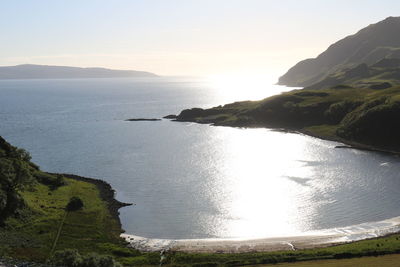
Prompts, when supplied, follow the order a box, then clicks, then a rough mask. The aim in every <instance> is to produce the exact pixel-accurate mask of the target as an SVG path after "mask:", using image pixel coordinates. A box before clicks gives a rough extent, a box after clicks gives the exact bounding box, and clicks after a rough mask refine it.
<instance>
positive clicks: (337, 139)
mask: <svg viewBox="0 0 400 267" xmlns="http://www.w3.org/2000/svg"><path fill="white" fill-rule="evenodd" d="M168 116H172V115H168ZM168 116H165V117H164V118H165V119H169V120H170V121H172V122H180V123H182V122H191V123H197V124H208V125H209V126H215V127H231V128H239V129H240V128H242V129H268V130H272V131H279V132H284V133H294V134H302V135H307V136H311V137H314V138H318V139H322V140H326V141H333V142H338V143H342V144H344V145H345V146H337V148H350V149H359V150H364V151H371V152H379V153H385V154H390V155H393V156H400V151H396V150H388V149H384V148H380V147H376V146H373V145H367V144H362V143H358V142H354V141H350V140H346V139H343V138H341V137H338V136H325V135H320V134H315V133H313V132H311V131H309V130H304V129H295V128H293V129H291V128H284V127H272V126H268V125H260V124H253V125H243V126H237V125H228V124H218V123H216V122H198V121H190V120H178V119H176V118H167V117H168ZM174 116H175V115H174Z"/></svg>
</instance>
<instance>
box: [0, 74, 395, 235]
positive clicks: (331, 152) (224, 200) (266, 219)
mask: <svg viewBox="0 0 400 267" xmlns="http://www.w3.org/2000/svg"><path fill="white" fill-rule="evenodd" d="M270 84H271V83H270V82H269V81H266V80H261V81H260V80H253V79H252V80H247V81H246V80H235V79H225V80H223V79H222V80H218V79H217V80H213V81H210V80H202V79H197V78H153V79H86V80H22V81H0V121H1V124H0V134H1V135H2V136H4V137H5V138H6V139H7V140H9V141H10V142H11V143H13V144H15V145H17V146H21V147H24V148H26V149H28V150H29V151H30V152H31V154H32V156H33V160H34V161H35V162H36V163H38V164H39V165H40V166H41V167H42V169H44V170H47V171H51V172H64V173H74V174H78V175H82V176H88V177H95V178H101V179H104V180H106V181H108V182H109V183H110V184H111V185H112V186H113V187H114V188H115V189H116V191H117V198H118V199H119V200H122V201H125V202H133V203H135V204H136V205H134V206H130V207H126V208H123V209H121V219H122V224H123V228H124V229H125V230H126V231H127V232H128V233H132V234H136V235H140V236H146V237H153V238H207V237H218V238H219V237H221V238H226V237H269V236H282V235H292V234H298V233H301V232H304V231H309V230H316V229H325V228H332V227H342V226H348V225H354V224H358V223H363V222H370V221H377V220H382V219H387V218H391V217H394V216H399V215H400V205H399V204H400V203H399V200H400V194H399V193H398V192H399V189H400V177H399V173H400V162H399V159H398V158H395V157H392V156H388V155H383V154H378V153H371V152H364V151H358V150H351V149H336V148H335V146H336V145H337V143H334V142H329V141H323V140H319V139H315V138H312V137H308V136H303V135H299V134H290V133H282V132H277V131H272V130H268V129H237V128H229V127H211V126H208V125H199V124H193V123H176V122H171V121H168V120H163V121H159V122H158V121H157V122H126V121H124V119H127V118H132V117H146V118H153V117H156V118H160V117H162V116H164V115H167V114H171V113H172V114H176V113H178V112H179V111H180V110H182V109H184V108H189V107H195V106H197V107H211V106H216V105H219V104H224V103H228V102H232V101H238V100H247V99H252V100H254V99H261V98H262V97H264V96H268V95H273V94H276V93H279V92H281V91H283V90H288V88H284V87H279V86H273V85H270Z"/></svg>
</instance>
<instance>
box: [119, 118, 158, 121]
mask: <svg viewBox="0 0 400 267" xmlns="http://www.w3.org/2000/svg"><path fill="white" fill-rule="evenodd" d="M160 120H161V119H154V118H153V119H146V118H133V119H126V120H125V121H160Z"/></svg>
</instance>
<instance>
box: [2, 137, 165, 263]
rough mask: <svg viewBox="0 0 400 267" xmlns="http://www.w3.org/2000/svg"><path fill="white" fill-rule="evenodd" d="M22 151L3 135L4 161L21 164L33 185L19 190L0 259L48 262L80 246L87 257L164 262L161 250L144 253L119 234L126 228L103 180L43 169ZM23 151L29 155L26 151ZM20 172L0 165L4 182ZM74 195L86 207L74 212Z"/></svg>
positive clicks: (4, 231)
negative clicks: (114, 210)
mask: <svg viewBox="0 0 400 267" xmlns="http://www.w3.org/2000/svg"><path fill="white" fill-rule="evenodd" d="M17 151H18V149H17V148H15V147H13V146H11V145H10V144H8V143H7V142H5V140H4V139H2V138H1V137H0V166H3V165H4V162H5V163H8V162H14V164H16V163H20V164H22V166H24V167H25V168H26V170H27V171H26V173H25V175H27V176H29V178H30V179H28V181H29V183H27V184H26V185H25V186H24V187H20V188H19V189H18V191H17V192H16V193H15V194H17V195H18V198H17V199H18V200H20V203H19V205H18V206H17V208H16V209H15V210H14V212H13V213H12V214H11V215H9V216H7V218H5V219H4V223H3V225H2V226H0V258H1V257H12V258H15V259H19V260H28V261H34V262H45V261H47V260H49V259H52V257H53V255H54V252H56V251H60V250H65V249H76V250H78V251H79V253H80V254H82V255H85V254H88V253H97V254H100V255H110V256H112V257H114V258H115V259H116V260H117V261H119V262H121V263H124V264H129V265H132V264H135V265H137V264H139V265H142V264H157V263H158V261H159V255H158V254H157V253H146V254H142V253H140V252H138V251H136V250H134V249H129V248H127V247H126V243H125V241H124V240H122V239H121V238H120V237H119V235H120V233H121V231H122V230H121V226H120V222H119V219H118V217H116V216H114V215H113V214H112V212H111V209H110V203H112V201H111V200H110V199H104V197H102V196H101V191H102V190H104V188H100V187H99V183H96V182H95V180H93V182H87V181H80V180H77V179H71V178H67V177H63V176H62V175H54V174H48V173H45V172H42V171H40V170H39V168H38V167H37V166H36V165H34V164H33V163H31V162H30V161H29V157H26V158H25V159H23V158H21V156H20V155H21V154H20V153H16V152H17ZM22 154H23V155H27V154H26V152H24V153H22ZM18 166H19V165H18ZM15 171H17V169H15ZM15 175H16V174H15V173H14V172H13V171H12V169H10V168H7V169H6V168H0V185H2V184H4V183H5V181H6V178H7V177H14V176H15ZM68 177H70V176H68ZM88 180H90V179H88ZM1 190H3V187H2V186H0V192H1ZM3 191H4V190H3ZM74 196H76V197H79V198H80V199H81V200H82V202H83V204H84V206H83V208H82V209H79V210H75V211H68V210H67V209H66V206H67V204H68V203H69V200H70V198H71V197H74ZM0 200H1V201H7V200H8V199H6V198H5V199H3V198H0ZM11 200H13V198H12V199H11ZM1 207H2V206H0V209H1ZM0 211H1V210H0Z"/></svg>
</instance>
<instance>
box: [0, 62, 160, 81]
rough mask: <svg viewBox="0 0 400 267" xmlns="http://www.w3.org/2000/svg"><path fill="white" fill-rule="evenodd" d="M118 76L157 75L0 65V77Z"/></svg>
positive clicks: (138, 72) (150, 74)
mask: <svg viewBox="0 0 400 267" xmlns="http://www.w3.org/2000/svg"><path fill="white" fill-rule="evenodd" d="M118 77H157V75H156V74H154V73H151V72H146V71H136V70H112V69H105V68H78V67H65V66H47V65H31V64H25V65H17V66H7V67H0V79H71V78H118Z"/></svg>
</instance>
